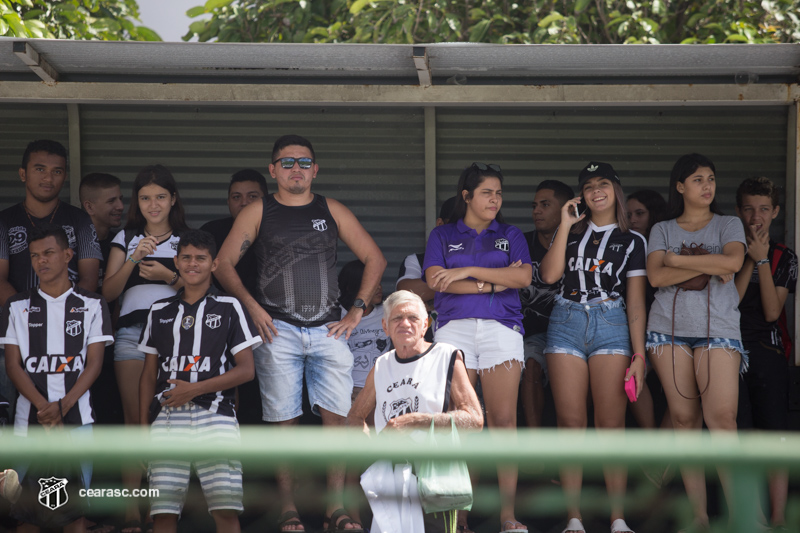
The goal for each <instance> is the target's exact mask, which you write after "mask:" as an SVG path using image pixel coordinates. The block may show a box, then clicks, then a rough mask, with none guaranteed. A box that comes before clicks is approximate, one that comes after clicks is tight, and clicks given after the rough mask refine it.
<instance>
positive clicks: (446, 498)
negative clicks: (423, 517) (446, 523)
mask: <svg viewBox="0 0 800 533" xmlns="http://www.w3.org/2000/svg"><path fill="white" fill-rule="evenodd" d="M450 424H451V427H452V432H451V433H450V441H449V443H448V444H449V446H450V447H451V448H457V447H460V446H461V441H460V440H459V438H458V432H457V431H456V422H455V420H454V419H453V417H452V416H451V417H450ZM428 442H429V443H430V444H431V445H432V446H439V445H440V444H439V443H437V442H436V437H435V435H434V431H433V421H431V429H430V433H429V435H428ZM416 473H417V488H418V490H419V499H420V501H421V502H422V508H423V509H424V511H425V512H426V513H436V512H439V511H455V510H464V511H469V510H471V509H472V482H471V481H470V479H469V471H468V470H467V463H466V462H465V461H448V460H443V461H441V460H439V461H421V462H420V463H419V464H418V465H417V468H416Z"/></svg>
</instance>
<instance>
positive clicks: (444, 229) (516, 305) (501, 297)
mask: <svg viewBox="0 0 800 533" xmlns="http://www.w3.org/2000/svg"><path fill="white" fill-rule="evenodd" d="M517 260H522V262H523V263H527V264H529V265H530V264H531V256H530V252H529V251H528V244H527V243H526V242H525V236H524V235H523V234H522V232H521V231H520V230H519V229H518V228H516V227H514V226H509V225H508V224H500V223H499V222H497V221H496V220H493V221H492V223H491V224H489V227H488V228H486V229H485V230H484V231H483V232H482V233H481V234H480V235H478V233H477V232H476V231H475V230H474V229H472V228H470V227H468V226H467V225H466V224H464V220H463V219H460V220H459V221H458V222H456V223H455V224H452V223H451V224H445V225H444V226H439V227H438V228H434V229H433V231H431V235H430V237H429V238H428V247H427V248H426V249H425V264H424V265H423V268H422V270H423V272H424V271H425V270H427V269H428V268H430V267H432V266H440V267H442V268H459V267H467V266H478V267H486V268H502V267H507V266H508V265H510V264H511V263H513V262H514V261H517ZM469 279H474V278H469ZM490 292H491V287H490V286H489V284H488V283H487V284H486V287H485V288H484V293H483V294H450V293H446V292H437V293H436V297H435V299H434V307H435V308H436V312H437V313H438V318H437V327H438V328H440V327H442V326H444V325H445V324H447V323H448V322H450V321H451V320H459V319H461V318H486V319H491V320H497V321H498V322H500V323H501V324H503V325H504V326H506V327H509V328H511V329H513V330H514V331H518V332H520V333H522V334H524V331H523V329H522V312H521V306H520V302H519V291H518V290H517V289H506V290H504V291H503V292H498V293H496V294H495V295H494V298H492V295H491V294H490Z"/></svg>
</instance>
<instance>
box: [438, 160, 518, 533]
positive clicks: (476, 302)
mask: <svg viewBox="0 0 800 533" xmlns="http://www.w3.org/2000/svg"><path fill="white" fill-rule="evenodd" d="M502 205H503V174H502V172H501V170H500V167H499V166H498V165H491V164H489V165H487V164H484V163H473V164H472V165H470V166H469V167H467V168H466V169H464V171H463V172H462V173H461V177H460V178H459V180H458V188H457V194H456V204H455V207H454V209H453V215H452V216H451V218H450V223H449V224H445V225H443V226H439V227H437V228H435V229H434V230H433V231H432V232H431V235H430V238H429V239H428V246H427V248H426V250H425V265H424V271H425V279H426V280H427V282H428V285H429V286H430V288H431V289H433V290H434V291H436V296H435V308H436V311H437V313H438V318H437V320H438V325H437V330H436V332H435V333H434V340H435V341H436V342H444V343H449V344H453V345H455V346H457V347H458V348H459V349H461V350H462V351H463V352H464V356H465V363H466V366H467V373H468V375H469V379H470V381H471V382H472V385H473V387H474V386H475V385H476V384H477V381H478V376H480V379H481V388H482V390H483V399H484V402H485V404H486V418H487V422H488V426H489V429H490V430H492V429H494V428H504V429H513V428H516V427H517V392H518V390H519V380H520V375H521V373H522V364H523V344H522V333H523V330H522V312H521V305H520V300H519V291H518V289H521V288H523V287H527V286H528V285H530V283H531V272H532V270H531V269H532V267H531V258H530V254H529V252H528V245H527V243H526V241H525V237H524V236H523V234H522V232H521V231H520V230H519V229H518V228H516V227H514V226H510V225H508V224H504V223H503V216H502V215H501V214H500V208H501V207H502ZM497 478H498V483H499V485H500V498H501V508H500V524H501V527H500V529H501V531H503V532H504V533H510V532H523V533H524V532H526V531H527V527H526V526H525V525H523V524H522V523H520V522H519V521H518V520H517V519H516V517H515V515H514V497H515V494H516V488H517V467H516V465H504V466H498V472H497ZM462 526H464V524H462Z"/></svg>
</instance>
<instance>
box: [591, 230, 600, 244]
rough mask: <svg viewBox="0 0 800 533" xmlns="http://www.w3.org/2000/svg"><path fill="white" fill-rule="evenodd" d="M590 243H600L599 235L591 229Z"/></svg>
mask: <svg viewBox="0 0 800 533" xmlns="http://www.w3.org/2000/svg"><path fill="white" fill-rule="evenodd" d="M592 239H593V240H592V244H600V237H598V236H597V234H596V233H595V232H594V230H592Z"/></svg>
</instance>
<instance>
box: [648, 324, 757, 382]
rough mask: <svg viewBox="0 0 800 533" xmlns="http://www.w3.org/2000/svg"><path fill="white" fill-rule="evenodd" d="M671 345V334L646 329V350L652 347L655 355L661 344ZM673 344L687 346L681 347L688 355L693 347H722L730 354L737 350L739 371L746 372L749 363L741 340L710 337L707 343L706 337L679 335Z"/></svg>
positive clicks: (659, 350) (660, 350) (658, 353)
mask: <svg viewBox="0 0 800 533" xmlns="http://www.w3.org/2000/svg"><path fill="white" fill-rule="evenodd" d="M671 345H672V335H667V334H666V333H658V332H657V331H648V332H647V351H648V352H649V351H650V350H651V349H653V350H654V351H655V353H656V355H658V356H660V355H661V352H662V348H661V347H662V346H671ZM675 346H688V347H689V349H688V350H687V349H685V348H684V349H683V350H684V351H685V352H686V353H687V355H689V357H693V356H694V353H693V351H694V349H695V348H701V347H703V348H705V347H708V348H710V349H712V350H714V349H723V350H725V351H726V352H728V354H730V355H731V356H732V355H733V354H731V351H736V352H739V355H741V356H742V362H741V364H740V365H739V372H746V371H747V367H748V365H749V364H750V359H749V358H748V357H747V350H745V349H744V345H742V341H740V340H737V339H727V338H725V337H711V342H710V343H709V339H708V337H681V336H679V335H676V336H675Z"/></svg>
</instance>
